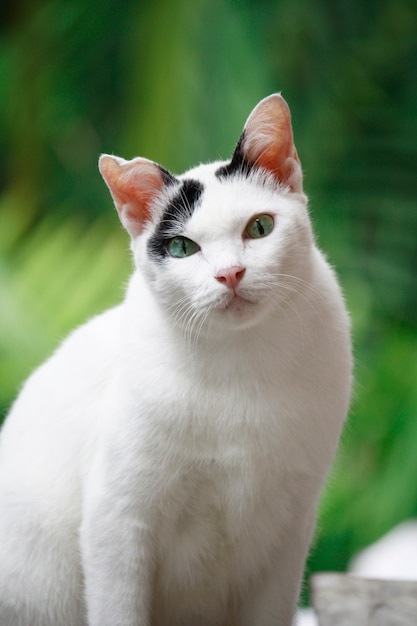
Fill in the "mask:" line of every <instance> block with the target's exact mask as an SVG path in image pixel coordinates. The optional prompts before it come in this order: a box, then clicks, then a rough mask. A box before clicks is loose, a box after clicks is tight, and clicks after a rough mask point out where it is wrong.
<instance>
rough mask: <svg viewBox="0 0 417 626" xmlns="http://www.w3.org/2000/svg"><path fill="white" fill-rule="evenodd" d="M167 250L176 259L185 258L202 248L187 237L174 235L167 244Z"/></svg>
mask: <svg viewBox="0 0 417 626" xmlns="http://www.w3.org/2000/svg"><path fill="white" fill-rule="evenodd" d="M167 250H168V252H169V254H170V255H171V256H173V257H174V258H176V259H183V258H184V257H186V256H191V255H192V254H195V253H196V252H198V251H199V250H200V248H199V246H198V245H197V244H196V243H195V242H194V241H191V239H187V237H174V238H173V239H170V240H169V241H168V244H167Z"/></svg>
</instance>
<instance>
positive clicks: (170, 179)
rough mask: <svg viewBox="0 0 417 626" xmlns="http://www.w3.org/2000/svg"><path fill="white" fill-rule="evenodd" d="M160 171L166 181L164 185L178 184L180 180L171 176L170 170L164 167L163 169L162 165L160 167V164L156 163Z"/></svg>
mask: <svg viewBox="0 0 417 626" xmlns="http://www.w3.org/2000/svg"><path fill="white" fill-rule="evenodd" d="M156 165H157V167H158V169H159V171H160V172H161V176H162V180H163V181H164V185H167V186H169V185H175V183H178V182H179V181H178V179H177V178H175V176H173V175H172V174H171V172H169V171H168V170H166V169H165V168H164V167H162V165H159V164H158V163H156Z"/></svg>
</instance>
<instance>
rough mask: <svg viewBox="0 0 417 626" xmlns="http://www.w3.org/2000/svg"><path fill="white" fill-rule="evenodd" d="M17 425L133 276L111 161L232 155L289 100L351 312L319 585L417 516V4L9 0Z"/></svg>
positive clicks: (3, 359) (0, 356)
mask: <svg viewBox="0 0 417 626" xmlns="http://www.w3.org/2000/svg"><path fill="white" fill-rule="evenodd" d="M0 28H1V31H0V46H1V47H0V159H1V170H0V186H1V189H0V289H1V292H0V411H1V415H2V416H4V414H5V413H6V412H7V408H8V406H9V405H10V402H11V401H12V399H13V397H14V396H15V394H16V393H17V391H18V389H19V386H20V384H21V382H22V380H23V379H24V378H25V377H26V376H27V375H28V374H29V372H30V371H31V370H32V369H33V368H34V366H36V364H38V363H39V362H40V361H42V360H43V359H44V358H45V357H46V356H47V355H48V354H49V353H50V351H51V350H52V349H53V348H54V347H55V346H56V345H57V344H58V342H59V341H60V339H61V338H62V337H63V336H64V335H65V333H67V332H68V330H69V329H71V328H72V327H73V326H74V325H76V324H78V323H80V322H81V321H83V320H85V319H86V318H87V317H89V316H90V315H92V314H93V313H96V312H99V311H101V310H102V309H103V308H105V307H107V306H109V305H111V304H113V303H116V302H118V301H119V300H120V298H121V297H122V295H123V290H124V285H125V283H126V280H127V277H128V275H129V271H130V258H129V253H128V238H127V235H126V234H125V233H124V232H122V229H121V227H120V225H119V222H118V219H117V216H116V213H115V211H114V210H113V208H112V203H111V199H110V196H109V194H108V192H107V190H106V188H105V185H104V184H103V182H102V180H101V178H100V176H99V173H98V170H97V157H98V155H99V154H100V153H101V152H114V153H115V154H120V155H123V156H125V157H126V158H131V157H132V156H135V155H143V156H146V157H148V158H150V159H154V160H156V161H159V162H161V163H162V164H163V165H164V166H165V167H167V168H169V169H171V170H172V171H173V172H176V173H178V172H181V171H182V170H183V169H184V168H186V167H189V166H192V165H194V164H195V163H196V162H198V161H202V160H210V159H216V158H226V157H228V156H229V155H230V154H231V152H232V150H233V147H234V144H235V142H236V140H237V138H238V136H239V134H240V131H241V128H242V125H243V123H244V121H245V119H246V117H247V115H248V113H249V112H250V110H251V108H252V107H253V106H254V105H255V104H256V103H257V101H258V100H259V99H261V98H262V97H264V96H266V95H268V94H269V93H271V92H273V91H282V93H283V95H284V97H285V98H286V99H287V101H288V102H289V104H290V107H291V109H292V115H293V124H294V130H295V137H296V144H297V147H298V152H299V155H300V157H301V160H302V162H303V167H304V171H305V188H306V191H307V193H308V194H309V196H310V201H311V212H312V217H313V220H314V223H315V227H316V231H317V235H318V239H319V242H320V245H321V247H322V248H323V249H325V250H326V252H327V253H328V256H329V259H330V260H331V262H332V263H334V265H335V266H336V267H337V271H338V273H339V275H340V277H341V280H342V283H343V285H344V288H345V293H346V299H347V302H348V305H349V308H350V310H351V313H352V319H353V333H354V341H355V353H356V390H355V398H354V401H353V405H352V410H351V416H350V421H349V423H348V425H347V428H346V430H345V433H344V437H343V444H342V447H341V449H340V453H339V455H338V458H337V461H336V464H335V468H334V471H333V473H332V477H331V479H330V480H329V484H328V487H327V489H326V493H325V496H324V498H323V502H322V507H321V515H320V521H319V528H318V534H317V541H316V544H315V547H314V549H313V551H312V554H311V558H310V560H309V564H308V571H309V572H312V571H315V570H328V569H331V570H335V569H336V570H337V569H343V568H345V567H346V564H347V562H348V559H349V558H350V555H351V554H352V553H353V552H354V551H356V550H357V549H359V548H360V547H362V546H364V545H365V544H367V543H369V542H371V541H372V540H374V539H375V538H376V537H378V536H379V535H381V534H382V533H383V532H385V531H386V530H388V529H389V528H390V527H391V526H393V525H394V524H396V523H397V522H399V521H400V520H402V519H404V518H406V517H409V516H413V515H417V332H416V331H417V290H416V284H415V283H416V281H415V277H416V268H417V206H416V198H417V5H416V3H415V0H410V1H407V0H366V1H364V0H318V1H317V2H308V1H307V0H297V2H294V0H276V1H272V0H246V1H244V0H229V1H226V2H220V0H177V1H176V2H173V1H171V0H143V1H141V2H127V1H123V0H117V1H116V0H101V1H100V2H96V3H94V2H88V1H87V0H61V1H60V2H58V1H51V0H42V1H39V0H38V1H36V0H32V1H24V0H13V2H12V1H11V0H8V1H3V3H2V10H1V23H0Z"/></svg>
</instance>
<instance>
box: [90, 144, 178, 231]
mask: <svg viewBox="0 0 417 626" xmlns="http://www.w3.org/2000/svg"><path fill="white" fill-rule="evenodd" d="M99 170H100V173H101V175H102V176H103V178H104V181H105V183H106V185H107V187H108V188H109V190H110V193H111V195H112V198H113V200H114V204H115V206H116V209H117V211H118V213H119V217H120V221H121V222H122V224H123V226H124V227H125V228H126V230H127V231H128V233H129V234H130V236H131V237H132V238H134V237H136V236H137V235H140V233H141V232H142V230H143V227H144V225H145V223H146V222H147V221H149V220H151V219H152V215H151V210H150V209H151V204H152V201H153V200H154V198H155V196H156V195H157V194H158V192H159V191H161V189H162V188H163V187H164V185H165V183H166V175H167V174H168V172H166V173H165V171H164V170H163V169H162V168H160V167H159V166H158V165H157V164H156V163H154V162H153V161H148V159H143V158H141V157H137V158H135V159H132V160H131V161H126V160H125V159H122V158H120V157H116V156H111V155H109V154H103V155H102V156H101V157H100V160H99Z"/></svg>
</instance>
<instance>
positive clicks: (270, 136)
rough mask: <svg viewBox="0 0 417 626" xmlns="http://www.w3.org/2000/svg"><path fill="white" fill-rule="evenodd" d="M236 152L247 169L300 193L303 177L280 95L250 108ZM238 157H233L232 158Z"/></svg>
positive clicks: (289, 118)
mask: <svg viewBox="0 0 417 626" xmlns="http://www.w3.org/2000/svg"><path fill="white" fill-rule="evenodd" d="M236 151H239V152H240V158H241V159H242V158H243V159H244V160H245V161H246V162H247V163H248V164H249V165H250V166H253V167H262V168H264V169H266V170H268V171H269V172H271V173H272V174H273V175H274V176H275V177H276V178H277V180H278V181H279V182H280V183H283V184H284V185H288V186H289V187H290V189H291V190H292V191H295V192H301V191H302V188H303V175H302V171H301V165H300V161H299V159H298V155H297V150H296V148H295V145H294V138H293V132H292V126H291V114H290V109H289V107H288V105H287V103H286V102H285V100H284V98H283V97H282V96H281V95H280V94H277V93H275V94H272V95H271V96H268V97H267V98H264V99H263V100H261V102H259V104H258V105H257V106H256V107H255V108H254V109H253V111H252V113H251V114H250V115H249V117H248V119H247V121H246V124H245V127H244V129H243V133H242V136H241V138H240V141H239V143H238V145H237V148H236ZM238 156H239V155H236V154H235V155H234V158H237V157H238Z"/></svg>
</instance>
